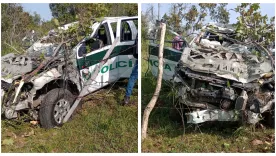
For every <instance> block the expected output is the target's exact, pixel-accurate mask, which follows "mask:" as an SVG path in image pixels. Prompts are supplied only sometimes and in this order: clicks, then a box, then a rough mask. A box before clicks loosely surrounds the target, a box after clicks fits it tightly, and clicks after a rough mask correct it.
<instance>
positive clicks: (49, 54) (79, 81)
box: [1, 17, 138, 128]
mask: <svg viewBox="0 0 276 156" xmlns="http://www.w3.org/2000/svg"><path fill="white" fill-rule="evenodd" d="M92 28H93V31H92V33H91V35H90V37H88V38H87V37H86V38H84V39H83V40H82V41H81V42H80V43H78V44H77V45H76V46H75V47H74V48H73V49H70V48H69V46H68V44H67V43H69V42H70V40H68V41H65V42H62V43H60V44H53V43H48V42H47V41H45V39H46V38H47V37H44V39H41V40H39V41H38V42H36V43H35V45H33V46H31V47H30V48H29V50H27V53H26V54H25V55H19V56H17V55H15V54H13V53H10V54H8V55H5V56H3V57H2V60H1V65H2V67H1V74H2V77H1V89H2V93H1V97H2V103H1V114H2V116H4V117H5V118H7V119H16V118H20V117H22V115H28V117H29V118H28V119H31V120H38V121H39V122H40V124H41V126H42V127H44V128H52V127H55V126H61V125H62V124H63V123H64V122H63V121H64V120H63V119H64V117H65V116H66V115H67V114H68V111H69V110H70V108H71V106H72V105H73V103H74V101H75V100H76V99H77V98H82V97H83V96H85V95H87V94H89V93H93V92H95V91H97V90H99V89H101V88H103V87H105V86H107V85H108V84H111V83H114V82H116V81H117V80H118V79H120V78H128V77H129V76H130V74H131V71H132V68H133V65H134V63H135V60H136V59H135V58H134V57H133V52H134V51H135V50H136V48H137V46H136V43H137V41H135V40H136V39H137V35H138V33H137V28H138V18H137V17H106V18H104V19H103V21H101V22H96V23H94V24H93V26H92ZM46 42H47V43H46ZM107 51H111V53H110V55H109V56H108V58H107V59H105V61H104V64H103V66H101V68H100V70H99V72H98V73H97V74H96V77H95V79H93V80H92V81H88V80H89V79H90V78H91V75H92V74H93V72H94V71H95V70H94V69H95V68H99V67H98V65H99V63H100V62H101V61H102V60H103V58H104V56H105V55H106V53H107ZM87 82H90V83H89V84H87ZM83 88H87V90H88V92H86V94H84V95H82V97H80V95H79V94H80V92H81V91H82V90H83Z"/></svg>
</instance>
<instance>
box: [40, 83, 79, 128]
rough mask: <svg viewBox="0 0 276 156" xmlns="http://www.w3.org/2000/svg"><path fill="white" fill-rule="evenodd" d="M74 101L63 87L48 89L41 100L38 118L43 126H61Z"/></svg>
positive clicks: (71, 95)
mask: <svg viewBox="0 0 276 156" xmlns="http://www.w3.org/2000/svg"><path fill="white" fill-rule="evenodd" d="M73 102H74V97H73V94H72V93H71V92H70V91H68V90H66V89H63V88H56V89H53V90H51V91H49V92H48V93H47V94H46V95H45V97H44V99H43V100H42V102H41V105H40V109H39V120H40V124H41V126H42V127H43V128H53V127H56V126H62V124H63V118H64V117H65V116H66V114H67V113H68V111H69V110H70V108H71V106H72V104H73Z"/></svg>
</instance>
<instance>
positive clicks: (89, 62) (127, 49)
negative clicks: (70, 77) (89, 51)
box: [77, 45, 133, 69]
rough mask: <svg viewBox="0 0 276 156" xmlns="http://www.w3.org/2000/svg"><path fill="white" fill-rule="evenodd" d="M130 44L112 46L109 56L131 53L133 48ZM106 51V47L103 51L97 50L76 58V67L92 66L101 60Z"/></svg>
mask: <svg viewBox="0 0 276 156" xmlns="http://www.w3.org/2000/svg"><path fill="white" fill-rule="evenodd" d="M131 46H132V45H119V46H116V47H115V48H114V50H113V51H112V53H111V55H110V58H112V57H115V56H118V55H119V54H129V55H132V53H133V49H132V48H131ZM107 51H108V49H107V50H103V51H101V52H98V53H96V54H93V55H89V56H86V58H85V59H84V58H80V59H78V60H77V64H78V68H79V69H82V66H86V67H89V66H93V65H95V64H97V63H99V61H101V60H102V59H103V58H104V56H105V54H106V52H107ZM122 52H123V53H122ZM85 60H86V61H85Z"/></svg>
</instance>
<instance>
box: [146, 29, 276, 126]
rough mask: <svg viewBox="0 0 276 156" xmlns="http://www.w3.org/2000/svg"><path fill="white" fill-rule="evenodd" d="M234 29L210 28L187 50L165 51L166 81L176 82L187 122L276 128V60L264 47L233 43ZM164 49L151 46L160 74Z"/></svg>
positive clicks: (154, 65)
mask: <svg viewBox="0 0 276 156" xmlns="http://www.w3.org/2000/svg"><path fill="white" fill-rule="evenodd" d="M234 36H235V32H234V31H233V30H232V29H230V28H224V27H220V26H218V25H214V24H209V25H207V26H205V27H204V28H203V29H202V30H201V33H200V34H199V35H198V36H196V37H195V38H194V39H193V40H192V41H191V43H187V41H185V40H184V42H185V44H183V45H184V46H183V47H182V50H180V51H179V50H175V49H173V48H170V47H165V48H164V74H163V79H164V80H169V81H172V82H174V83H177V85H175V86H176V87H177V90H178V95H177V97H178V99H179V100H180V103H181V104H182V105H183V107H184V113H185V115H184V118H185V121H186V123H193V124H197V123H203V122H206V121H246V122H247V123H250V124H256V123H257V122H259V121H260V120H262V119H264V120H267V121H268V122H269V124H271V125H272V126H274V123H275V119H274V109H275V108H274V107H275V100H274V93H275V72H274V71H275V69H274V61H275V60H274V58H273V57H272V55H271V54H270V53H269V52H268V51H267V50H266V49H264V48H263V47H261V46H259V45H257V44H254V43H250V44H249V43H244V42H239V41H237V40H235V39H233V38H234ZM158 49H159V45H158V44H156V43H154V42H150V45H149V64H150V66H151V71H152V74H153V75H155V76H156V75H157V71H158V68H157V67H158Z"/></svg>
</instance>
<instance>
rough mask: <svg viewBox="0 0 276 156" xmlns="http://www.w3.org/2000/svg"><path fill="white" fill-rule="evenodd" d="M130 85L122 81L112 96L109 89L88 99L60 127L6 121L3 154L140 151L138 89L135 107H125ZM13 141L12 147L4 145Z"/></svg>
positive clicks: (2, 122)
mask: <svg viewBox="0 0 276 156" xmlns="http://www.w3.org/2000/svg"><path fill="white" fill-rule="evenodd" d="M126 82H127V81H124V82H118V83H117V84H115V86H113V89H112V90H110V92H109V93H108V91H109V88H106V89H104V90H101V91H99V92H97V93H95V94H91V95H89V96H87V97H86V98H85V99H84V100H83V101H84V102H83V106H82V107H83V108H82V109H81V110H79V111H78V113H77V114H76V115H75V116H73V119H72V120H71V121H69V122H67V123H66V124H64V125H63V126H62V127H60V128H54V129H49V130H45V129H43V128H40V127H39V126H33V125H31V124H30V123H26V122H18V121H17V122H16V121H12V120H2V121H1V124H2V129H1V132H2V136H1V139H2V145H1V147H2V152H4V153H7V152H77V153H79V152H89V153H92V152H110V153H112V152H120V153H121V152H138V141H137V139H138V138H137V137H138V133H137V120H138V119H137V113H138V112H137V101H138V100H137V86H136V88H134V90H133V96H132V97H131V101H132V102H133V105H130V106H122V105H121V101H122V98H123V97H124V93H125V89H124V88H123V87H125V86H126V84H127V83H126ZM118 84H120V85H118ZM28 135H30V136H28ZM9 139H11V140H12V141H13V143H12V144H11V145H6V144H3V141H4V140H9Z"/></svg>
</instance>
